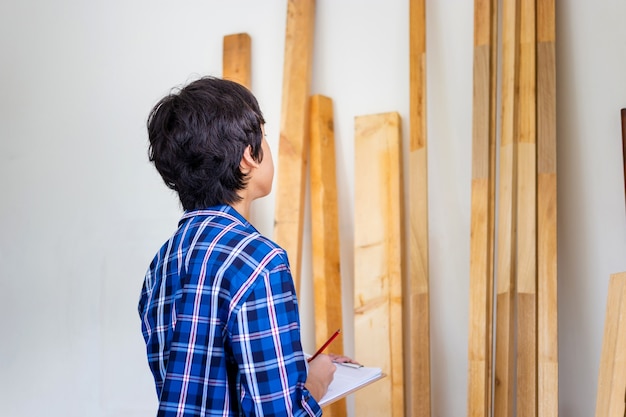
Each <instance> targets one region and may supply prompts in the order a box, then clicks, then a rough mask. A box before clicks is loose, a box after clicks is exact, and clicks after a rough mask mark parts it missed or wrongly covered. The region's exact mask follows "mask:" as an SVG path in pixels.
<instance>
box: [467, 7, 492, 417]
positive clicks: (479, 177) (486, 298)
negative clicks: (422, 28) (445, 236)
mask: <svg viewBox="0 0 626 417" xmlns="http://www.w3.org/2000/svg"><path fill="white" fill-rule="evenodd" d="M496 7H497V2H496V1H494V0H475V2H474V103H473V134H472V200H471V224H470V229H471V230H470V298H469V305H470V308H469V328H470V332H469V354H468V360H469V378H468V381H469V382H468V416H469V417H487V416H489V415H490V414H491V398H492V395H491V390H492V383H491V377H492V366H491V363H492V360H493V349H492V342H493V324H492V321H493V313H492V311H493V285H494V282H493V266H492V265H493V250H494V201H495V196H494V191H495V173H494V170H495V120H496V117H495V113H496V91H495V88H496V59H495V54H496V47H497V44H496V42H495V40H496V39H495V37H494V35H496V36H497V34H496V33H494V32H495V31H496V30H497V28H496V25H497V16H496Z"/></svg>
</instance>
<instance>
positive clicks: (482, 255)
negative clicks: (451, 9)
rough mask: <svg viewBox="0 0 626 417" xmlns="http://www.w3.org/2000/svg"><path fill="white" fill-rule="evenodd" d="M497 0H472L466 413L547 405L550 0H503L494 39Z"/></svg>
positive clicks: (552, 171) (550, 375)
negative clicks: (498, 131) (472, 76)
mask: <svg viewBox="0 0 626 417" xmlns="http://www.w3.org/2000/svg"><path fill="white" fill-rule="evenodd" d="M498 4H499V3H498V1H495V0H476V1H475V3H474V5H475V10H474V13H475V20H474V22H475V27H474V41H475V42H474V45H475V49H474V121H473V123H474V127H473V169H472V205H471V207H472V214H471V218H472V220H471V242H470V246H471V256H470V263H471V264H470V327H469V328H470V333H469V334H470V336H469V337H470V340H469V386H468V415H469V416H472V417H473V416H490V415H493V416H498V417H500V416H501V417H504V416H507V417H508V416H513V415H517V416H542V417H543V416H557V415H558V343H557V342H558V340H557V335H558V332H557V292H556V291H557V239H556V212H557V204H556V195H557V193H556V83H555V44H554V41H555V14H554V13H555V9H554V1H553V0H504V1H502V2H501V4H502V13H501V20H500V22H501V26H500V28H499V29H500V32H501V50H500V49H499V48H498V46H499V44H498V37H497V36H498V21H499V19H498V11H497V6H498ZM499 51H501V56H500V57H498V52H499ZM498 63H500V64H501V67H500V68H501V91H500V93H501V94H500V101H499V102H498V100H497V97H498V95H497V91H496V89H497V82H496V77H497V73H498ZM498 114H499V115H500V122H501V123H500V141H499V144H498V145H497V144H496V139H495V138H496V121H497V115H498ZM496 149H499V170H498V172H497V173H496V162H495V161H496ZM496 175H497V179H498V181H497V195H496V192H495V190H496ZM496 200H497V206H496ZM496 219H497V222H496ZM494 293H495V300H494ZM494 312H495V314H494ZM494 315H495V318H494ZM494 339H495V344H494ZM494 345H495V372H494V369H493V364H494V353H493V349H494Z"/></svg>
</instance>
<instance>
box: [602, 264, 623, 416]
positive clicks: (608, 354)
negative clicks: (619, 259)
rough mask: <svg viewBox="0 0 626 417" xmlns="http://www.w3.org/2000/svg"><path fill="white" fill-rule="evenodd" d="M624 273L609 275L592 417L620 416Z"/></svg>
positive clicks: (621, 406)
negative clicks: (595, 399) (596, 392)
mask: <svg viewBox="0 0 626 417" xmlns="http://www.w3.org/2000/svg"><path fill="white" fill-rule="evenodd" d="M625 392H626V272H622V273H619V274H613V275H611V279H610V281H609V291H608V296H607V304H606V317H605V320H604V338H603V339H602V353H601V357H600V371H599V375H598V395H597V401H596V417H624V411H625V410H624V393H625Z"/></svg>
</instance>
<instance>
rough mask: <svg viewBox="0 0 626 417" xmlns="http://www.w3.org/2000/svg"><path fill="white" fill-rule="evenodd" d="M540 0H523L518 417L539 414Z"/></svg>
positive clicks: (519, 159) (519, 157)
mask: <svg viewBox="0 0 626 417" xmlns="http://www.w3.org/2000/svg"><path fill="white" fill-rule="evenodd" d="M535 3H536V0H521V2H520V46H519V107H518V117H517V123H518V128H517V141H518V143H517V200H516V204H517V209H516V213H517V262H516V263H515V269H516V279H517V287H516V290H517V383H516V387H517V397H516V405H517V414H516V415H517V416H518V417H536V416H537V185H536V184H537V121H536V111H537V110H536V102H537V97H536V68H537V66H536V31H535V26H536V24H535V10H536V4H535Z"/></svg>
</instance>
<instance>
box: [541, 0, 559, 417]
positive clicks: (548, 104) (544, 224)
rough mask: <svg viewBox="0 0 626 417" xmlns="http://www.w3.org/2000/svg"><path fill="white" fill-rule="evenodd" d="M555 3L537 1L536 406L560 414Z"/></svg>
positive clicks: (548, 416)
mask: <svg viewBox="0 0 626 417" xmlns="http://www.w3.org/2000/svg"><path fill="white" fill-rule="evenodd" d="M555 26H556V19H555V1H554V0H537V331H538V334H537V361H538V367H537V379H538V390H537V409H538V412H537V414H538V416H539V417H557V416H558V415H559V361H558V358H559V349H558V297H557V295H558V294H557V252H558V251H557V242H558V239H557V171H556V166H557V164H556V157H557V155H556V144H557V137H556V59H555V34H556V27H555Z"/></svg>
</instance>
